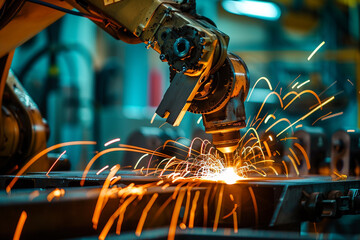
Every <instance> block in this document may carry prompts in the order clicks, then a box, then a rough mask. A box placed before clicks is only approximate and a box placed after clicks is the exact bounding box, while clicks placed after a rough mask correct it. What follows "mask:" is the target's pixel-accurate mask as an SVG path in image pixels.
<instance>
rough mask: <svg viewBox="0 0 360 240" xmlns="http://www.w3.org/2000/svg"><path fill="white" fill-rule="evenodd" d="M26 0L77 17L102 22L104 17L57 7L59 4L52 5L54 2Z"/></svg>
mask: <svg viewBox="0 0 360 240" xmlns="http://www.w3.org/2000/svg"><path fill="white" fill-rule="evenodd" d="M27 1H28V2H31V3H35V4H39V5H42V6H45V7H48V8H52V9H55V10H58V11H61V12H65V13H69V14H72V15H75V16H79V17H86V18H88V19H90V20H93V21H96V22H102V23H104V19H102V18H97V17H94V16H92V15H89V14H86V13H81V12H77V11H73V10H69V9H66V8H63V7H59V6H57V5H54V4H51V3H47V2H43V1H38V0H27Z"/></svg>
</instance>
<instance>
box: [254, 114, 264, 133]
mask: <svg viewBox="0 0 360 240" xmlns="http://www.w3.org/2000/svg"><path fill="white" fill-rule="evenodd" d="M264 119H265V118H264V117H263V118H262V120H261V121H260V122H259V124H258V125H257V127H256V128H255V129H256V130H258V128H259V127H260V125H261V123H262V122H263V121H264Z"/></svg>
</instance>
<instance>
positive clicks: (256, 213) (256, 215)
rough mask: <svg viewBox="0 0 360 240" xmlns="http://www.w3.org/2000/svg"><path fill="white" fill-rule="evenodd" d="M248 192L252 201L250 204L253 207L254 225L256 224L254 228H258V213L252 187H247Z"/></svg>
mask: <svg viewBox="0 0 360 240" xmlns="http://www.w3.org/2000/svg"><path fill="white" fill-rule="evenodd" d="M249 192H250V195H251V199H252V202H253V205H254V214H255V223H256V226H258V225H259V212H258V206H257V203H256V198H255V194H254V191H253V189H252V187H249Z"/></svg>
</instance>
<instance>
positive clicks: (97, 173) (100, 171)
mask: <svg viewBox="0 0 360 240" xmlns="http://www.w3.org/2000/svg"><path fill="white" fill-rule="evenodd" d="M108 168H109V165H106V166H105V167H103V168H102V169H100V170H99V171H97V172H96V175H99V174H100V173H102V172H103V171H105V170H106V169H108Z"/></svg>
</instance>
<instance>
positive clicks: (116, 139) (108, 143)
mask: <svg viewBox="0 0 360 240" xmlns="http://www.w3.org/2000/svg"><path fill="white" fill-rule="evenodd" d="M116 142H120V138H115V139H113V140H110V141H108V142H107V143H105V144H104V147H107V146H109V145H111V144H113V143H116Z"/></svg>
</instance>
